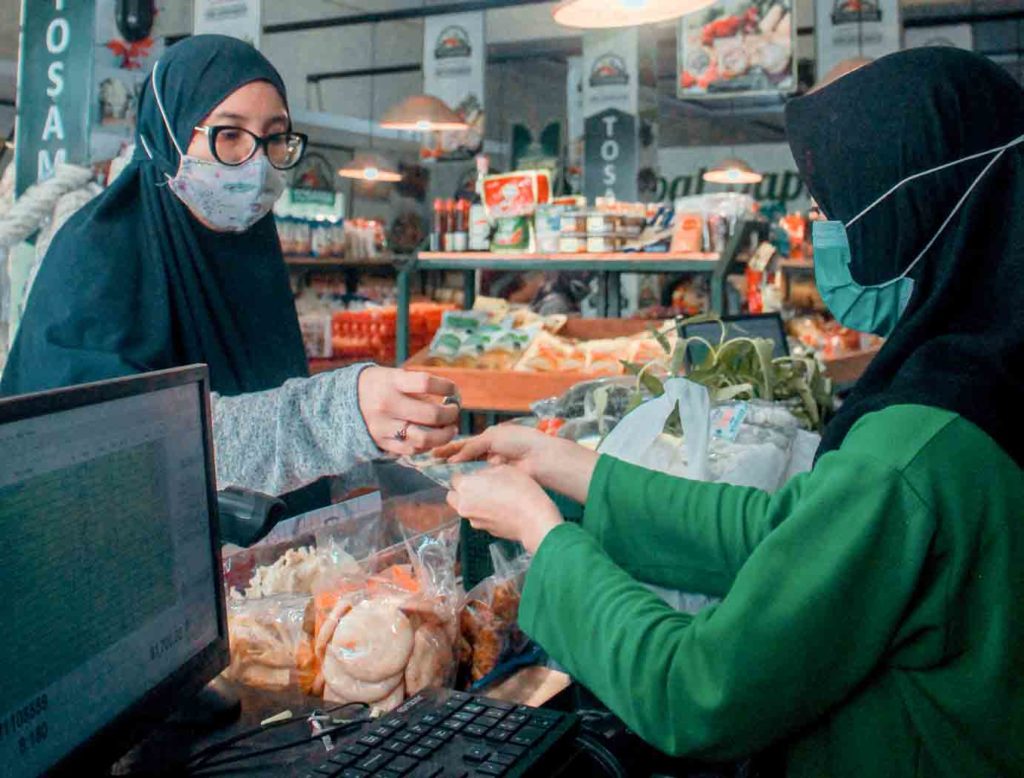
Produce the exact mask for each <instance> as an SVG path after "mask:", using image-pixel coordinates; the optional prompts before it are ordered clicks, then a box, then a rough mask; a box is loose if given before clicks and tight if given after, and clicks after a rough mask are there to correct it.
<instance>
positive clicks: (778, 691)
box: [520, 405, 1024, 778]
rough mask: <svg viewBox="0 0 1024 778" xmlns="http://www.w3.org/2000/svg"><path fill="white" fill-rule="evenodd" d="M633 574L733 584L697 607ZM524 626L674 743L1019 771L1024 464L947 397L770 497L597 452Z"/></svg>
mask: <svg viewBox="0 0 1024 778" xmlns="http://www.w3.org/2000/svg"><path fill="white" fill-rule="evenodd" d="M1007 423H1011V420H1009V419H1008V420H1007ZM638 580H639V581H647V582H650V583H655V584H658V585H661V586H667V587H671V588H675V589H680V590H683V591H691V592H704V593H707V594H717V595H725V598H724V600H723V601H722V602H721V603H720V604H719V605H717V606H712V607H708V608H706V609H705V610H704V611H702V612H701V613H700V614H699V615H697V616H695V617H694V616H688V615H685V614H682V613H677V612H675V611H673V610H671V609H670V608H669V607H667V606H666V605H664V604H663V602H662V601H661V600H660V599H658V598H657V597H656V596H655V595H654V594H652V593H651V592H650V591H648V590H647V589H646V588H644V587H643V586H641V585H640V584H639V583H638ZM520 623H521V624H522V626H523V628H524V629H525V630H526V632H527V633H528V634H530V635H531V636H532V637H533V638H535V639H536V640H537V641H538V642H539V643H540V644H541V645H542V646H543V647H544V648H545V649H546V650H547V651H548V652H549V653H550V655H551V656H552V657H553V658H554V659H555V660H556V661H558V662H559V663H560V664H562V665H563V666H564V667H565V668H566V669H567V670H568V672H570V673H571V674H572V675H573V676H574V677H575V678H576V679H578V680H579V681H580V682H581V683H583V684H584V685H586V686H587V687H589V688H590V689H591V690H592V691H593V692H594V693H595V694H596V695H597V696H598V697H599V698H600V699H602V700H603V701H604V702H605V704H607V705H608V707H609V708H611V710H612V711H614V712H615V713H616V714H618V715H619V716H620V717H621V718H622V719H623V720H624V721H625V722H626V723H627V724H628V725H629V726H630V727H631V728H632V729H633V730H634V731H636V732H637V733H638V734H639V735H641V736H642V737H643V738H645V739H646V740H647V741H649V742H650V743H652V744H653V745H655V746H656V747H658V748H660V749H661V750H663V751H665V752H667V753H669V754H674V755H688V756H693V757H696V758H703V759H709V760H719V759H734V758H739V757H743V756H745V755H749V754H752V753H755V752H757V751H758V750H760V749H763V748H765V747H767V746H769V745H772V744H774V743H778V742H784V743H785V747H786V759H787V774H788V775H792V776H815V778H820V777H821V776H872V777H873V778H875V777H879V778H881V777H884V776H928V778H931V777H932V776H957V778H960V777H966V776H970V777H971V778H975V777H976V776H996V775H1000V776H1007V775H1024V686H1022V684H1024V471H1022V470H1021V468H1019V467H1018V466H1017V464H1016V463H1015V462H1014V461H1013V460H1012V459H1010V458H1009V457H1008V456H1007V455H1006V454H1005V453H1004V452H1003V450H1002V449H1001V448H999V446H998V445H996V443H995V442H993V441H992V439H991V438H989V437H988V436H987V435H986V434H985V433H983V432H982V431H980V430H979V429H978V428H977V427H975V426H973V425H972V424H970V423H969V422H967V421H966V420H965V419H963V418H962V417H959V416H957V415H955V414H952V413H949V412H946V411H940V410H937V409H934V408H928V407H922V406H914V405H904V406H896V407H890V408H887V409H885V410H883V411H879V412H877V413H873V414H870V415H867V416H865V417H863V418H862V419H861V420H860V421H859V422H858V423H857V424H856V425H855V426H854V427H853V429H852V430H851V431H850V434H849V435H848V436H847V438H846V440H845V442H844V443H843V445H842V447H841V448H840V449H839V450H838V451H834V452H831V453H829V454H827V455H825V456H823V457H822V458H821V460H820V461H819V462H818V463H817V465H816V466H815V468H814V470H813V471H812V472H810V473H806V474H804V475H800V476H797V477H796V478H794V479H792V480H791V481H790V482H789V483H788V484H786V486H784V487H783V488H782V489H781V490H779V491H778V492H777V493H775V494H774V495H768V494H765V493H764V492H761V491H758V490H755V489H749V488H745V487H736V486H729V485H721V484H708V483H698V482H693V481H687V480H684V479H679V478H673V477H670V476H666V475H663V474H659V473H654V472H651V471H648V470H644V469H642V468H638V467H634V466H631V465H627V464H625V463H623V462H620V461H617V460H614V459H610V458H607V457H605V458H602V459H601V460H600V462H599V464H598V466H597V470H596V472H595V473H594V478H593V481H592V483H591V486H590V493H589V496H588V498H587V505H586V513H585V516H584V520H583V524H582V526H579V525H574V524H564V525H561V526H559V527H557V528H555V529H554V530H552V531H551V532H550V533H549V534H548V536H547V537H546V538H545V539H544V541H543V543H542V544H541V546H540V548H539V549H538V552H537V554H536V556H535V558H534V560H533V563H532V567H531V569H530V572H529V574H528V576H527V579H526V584H525V589H524V593H523V600H522V605H521V608H520Z"/></svg>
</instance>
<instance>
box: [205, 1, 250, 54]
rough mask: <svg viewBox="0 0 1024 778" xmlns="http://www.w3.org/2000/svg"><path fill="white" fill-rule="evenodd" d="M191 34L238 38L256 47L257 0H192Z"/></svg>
mask: <svg viewBox="0 0 1024 778" xmlns="http://www.w3.org/2000/svg"><path fill="white" fill-rule="evenodd" d="M193 2H194V3H195V5H194V10H193V30H192V31H193V33H194V34H196V35H202V34H216V35H230V36H232V37H233V38H240V39H242V40H243V41H245V42H246V43H249V44H251V45H253V46H255V47H256V48H259V47H260V31H261V30H260V20H261V19H260V13H261V10H262V8H261V0H193Z"/></svg>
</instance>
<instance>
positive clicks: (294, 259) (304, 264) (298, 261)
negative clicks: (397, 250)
mask: <svg viewBox="0 0 1024 778" xmlns="http://www.w3.org/2000/svg"><path fill="white" fill-rule="evenodd" d="M284 262H285V264H286V265H288V267H299V268H306V269H315V268H319V269H323V270H345V269H348V268H375V267H379V268H383V269H388V270H390V269H392V268H393V267H394V262H395V257H394V256H392V255H390V254H385V255H383V256H380V257H377V258H375V259H346V258H345V257H301V256H292V255H288V256H285V258H284Z"/></svg>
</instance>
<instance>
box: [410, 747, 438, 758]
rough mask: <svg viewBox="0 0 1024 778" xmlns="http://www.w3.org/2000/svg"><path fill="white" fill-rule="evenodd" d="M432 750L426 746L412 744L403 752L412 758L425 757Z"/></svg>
mask: <svg viewBox="0 0 1024 778" xmlns="http://www.w3.org/2000/svg"><path fill="white" fill-rule="evenodd" d="M433 751H434V749H432V748H427V747H426V746H413V747H412V748H410V749H409V750H408V751H406V752H405V755H406V756H411V757H412V758H413V759H426V758H427V757H428V756H430V755H431V754H432V753H433Z"/></svg>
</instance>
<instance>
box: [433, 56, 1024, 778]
mask: <svg viewBox="0 0 1024 778" xmlns="http://www.w3.org/2000/svg"><path fill="white" fill-rule="evenodd" d="M786 117H787V127H788V133H789V138H790V143H791V145H792V148H793V151H794V155H795V157H796V160H797V164H798V165H799V166H800V169H801V172H802V173H803V175H804V177H805V179H806V181H807V183H808V186H809V188H810V191H811V193H812V194H813V195H814V197H815V199H816V200H817V201H818V203H819V204H820V205H821V207H822V209H823V211H824V212H825V214H826V215H827V217H828V218H829V219H830V220H832V221H831V222H829V223H823V224H825V229H824V230H819V229H816V231H815V246H816V248H815V264H816V275H817V277H818V282H819V287H821V289H822V293H823V296H824V299H825V300H826V302H827V303H829V304H830V306H832V309H833V312H834V313H835V314H836V316H837V318H839V320H840V321H842V322H845V323H847V324H850V325H854V324H858V325H860V326H862V327H864V328H867V329H871V330H873V331H876V332H885V333H886V334H888V335H889V338H888V341H887V343H886V344H885V346H884V347H883V349H882V350H881V352H880V353H879V355H878V357H877V359H876V360H875V362H874V364H872V366H871V368H870V369H869V370H868V372H867V373H866V374H865V375H864V377H863V378H862V379H861V381H860V382H859V384H858V385H857V387H856V389H855V391H854V392H853V394H852V396H851V398H850V399H849V401H848V402H847V403H846V404H845V405H844V406H843V408H842V409H841V411H840V413H839V415H838V416H837V417H836V419H835V420H834V421H833V422H832V423H831V425H830V426H829V427H828V428H827V430H826V432H825V435H824V439H823V442H822V444H821V449H820V451H819V456H818V459H817V461H816V462H815V464H814V467H813V469H812V470H811V471H810V472H809V473H805V474H803V475H800V476H797V477H795V478H793V479H791V480H790V481H789V482H788V483H786V484H785V485H784V486H783V487H782V488H781V489H779V490H778V491H777V492H775V493H774V494H767V493H764V492H762V491H759V490H756V489H750V488H745V487H738V486H732V485H729V484H724V483H698V482H694V481H688V480H686V479H682V478H674V477H671V476H667V475H664V474H661V473H655V472H651V471H648V470H645V469H643V468H639V467H636V466H633V465H629V464H626V463H624V462H619V461H616V460H614V459H611V458H609V457H598V456H596V455H595V454H593V453H591V452H589V451H586V450H585V449H582V448H580V447H578V446H575V445H574V444H572V443H569V442H567V441H559V440H555V439H551V438H548V437H546V436H544V435H541V434H538V433H535V432H533V431H529V430H526V429H522V428H518V429H517V428H504V429H503V428H494V429H492V430H489V431H488V432H487V433H485V434H484V435H483V436H482V437H480V438H477V439H475V440H473V441H470V442H469V443H467V444H453V445H452V446H451V447H450V449H451V451H449V452H440V453H451V452H458V453H457V454H456V455H455V457H454V458H455V459H456V460H464V459H470V458H477V457H485V458H488V459H489V460H491V461H495V460H498V461H505V462H508V463H510V464H511V465H514V466H513V467H508V466H503V467H498V468H493V469H490V470H485V471H482V472H481V473H479V474H474V475H471V476H467V477H465V478H463V479H461V480H458V479H457V480H456V482H455V484H454V486H453V491H452V493H451V494H450V495H449V501H450V502H451V503H452V505H453V506H454V507H455V508H456V509H457V510H458V511H459V513H460V514H461V515H462V516H465V517H467V518H469V519H470V520H471V521H472V522H473V523H474V525H475V526H478V527H481V528H483V529H486V530H488V531H490V532H492V533H493V534H496V535H499V536H501V537H505V538H510V539H513V540H519V541H521V542H523V543H524V544H525V546H526V548H527V549H528V550H529V551H533V552H535V553H534V557H533V561H532V563H531V567H530V570H529V572H528V573H527V577H526V583H525V586H524V589H523V596H522V601H521V603H520V608H519V623H520V625H521V626H522V627H523V629H524V630H525V631H526V632H527V633H528V634H529V635H530V636H531V637H533V638H534V639H536V640H537V641H538V643H540V644H541V645H542V646H543V647H544V648H545V649H546V650H547V651H548V653H549V654H550V655H551V656H552V658H553V659H555V660H556V661H557V662H558V663H559V664H560V665H562V666H563V667H565V668H566V669H567V670H568V671H569V672H570V673H571V674H572V675H573V676H575V677H576V678H577V679H578V680H579V681H580V682H581V683H583V684H584V685H586V686H587V687H589V688H590V689H591V690H592V691H593V692H594V693H595V694H596V695H597V696H598V697H599V698H600V699H601V700H602V701H603V702H604V703H605V704H606V705H607V706H608V707H609V708H610V709H611V710H612V711H613V712H615V713H616V714H618V715H619V716H620V717H621V718H622V719H623V720H625V722H626V723H627V724H628V725H629V726H630V728H631V729H633V730H634V731H635V732H637V733H638V734H640V735H641V736H642V737H644V738H645V739H647V740H648V741H650V742H651V743H653V744H654V745H655V746H657V747H658V748H660V749H661V750H663V751H666V752H668V753H671V754H678V755H686V756H690V757H696V758H701V759H708V760H719V759H736V758H740V757H745V756H749V755H751V754H754V753H756V752H759V751H761V750H762V749H766V748H769V747H775V748H776V749H777V753H778V754H780V755H781V759H782V764H783V769H784V772H785V774H786V775H791V776H808V777H810V776H815V777H816V778H817V777H820V776H851V778H852V777H853V776H868V775H870V776H893V777H894V778H895V777H897V776H968V775H969V776H972V777H973V776H1011V775H1014V776H1016V775H1024V740H1022V739H1021V737H1020V733H1021V732H1024V521H1022V518H1024V470H1022V464H1024V445H1022V443H1021V437H1020V435H1021V433H1020V429H1021V428H1020V427H1019V426H1018V423H1017V422H1015V421H1014V419H1015V418H1016V417H1017V416H1018V415H1019V408H1020V403H1021V398H1024V367H1022V366H1024V217H1022V215H1021V213H1020V208H1021V204H1022V203H1024V92H1022V90H1021V89H1020V87H1019V86H1018V85H1017V84H1016V83H1015V82H1014V81H1013V79H1012V78H1010V76H1009V75H1008V74H1007V73H1006V72H1005V71H1003V70H1002V69H1001V68H999V67H997V66H996V65H994V64H993V63H991V62H989V61H988V60H986V59H985V58H983V57H980V56H977V55H975V54H971V53H969V52H964V51H959V50H956V49H945V48H943V49H918V50H912V51H906V52H901V53H898V54H893V55H891V56H889V57H885V58H883V59H880V60H878V61H877V62H874V63H872V64H869V65H867V66H865V67H863V68H861V69H859V70H856V71H854V72H852V73H849V74H848V75H845V76H843V77H842V78H840V79H839V80H837V81H835V82H834V83H832V84H830V85H828V86H825V87H824V88H822V89H820V90H819V91H817V92H815V93H813V94H810V95H808V96H805V97H803V98H800V99H796V100H793V101H792V102H791V103H790V104H789V106H788V109H787V114H786ZM819 238H820V240H819ZM826 239H827V240H826ZM847 245H848V246H849V250H848V252H847ZM819 248H820V250H819ZM837 260H838V261H837ZM541 486H544V487H547V488H549V489H554V490H556V491H559V492H561V493H563V494H566V495H568V496H569V497H571V498H572V499H575V500H577V501H580V502H583V501H585V503H586V512H585V516H584V519H583V522H582V526H578V525H574V524H568V523H563V522H562V520H561V517H560V516H559V514H558V510H557V509H556V508H555V506H554V504H553V503H552V502H551V500H550V499H549V498H548V497H547V495H546V494H545V492H544V491H543V490H542V488H541ZM640 581H643V582H647V583H651V584H656V585H658V586H661V587H668V588H670V589H676V590H681V591H685V592H700V593H704V594H709V595H715V596H718V597H721V598H722V599H721V602H720V603H718V604H716V605H710V606H708V607H706V608H704V609H703V610H701V611H700V612H699V613H698V614H697V615H693V616H691V615H688V614H684V613H676V612H674V611H673V610H672V609H670V608H669V607H668V606H667V605H665V604H664V603H663V602H662V601H661V600H660V599H658V597H657V596H656V595H655V594H653V593H652V592H650V591H649V590H647V589H646V588H645V587H644V586H643V585H642V584H641V583H640Z"/></svg>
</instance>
